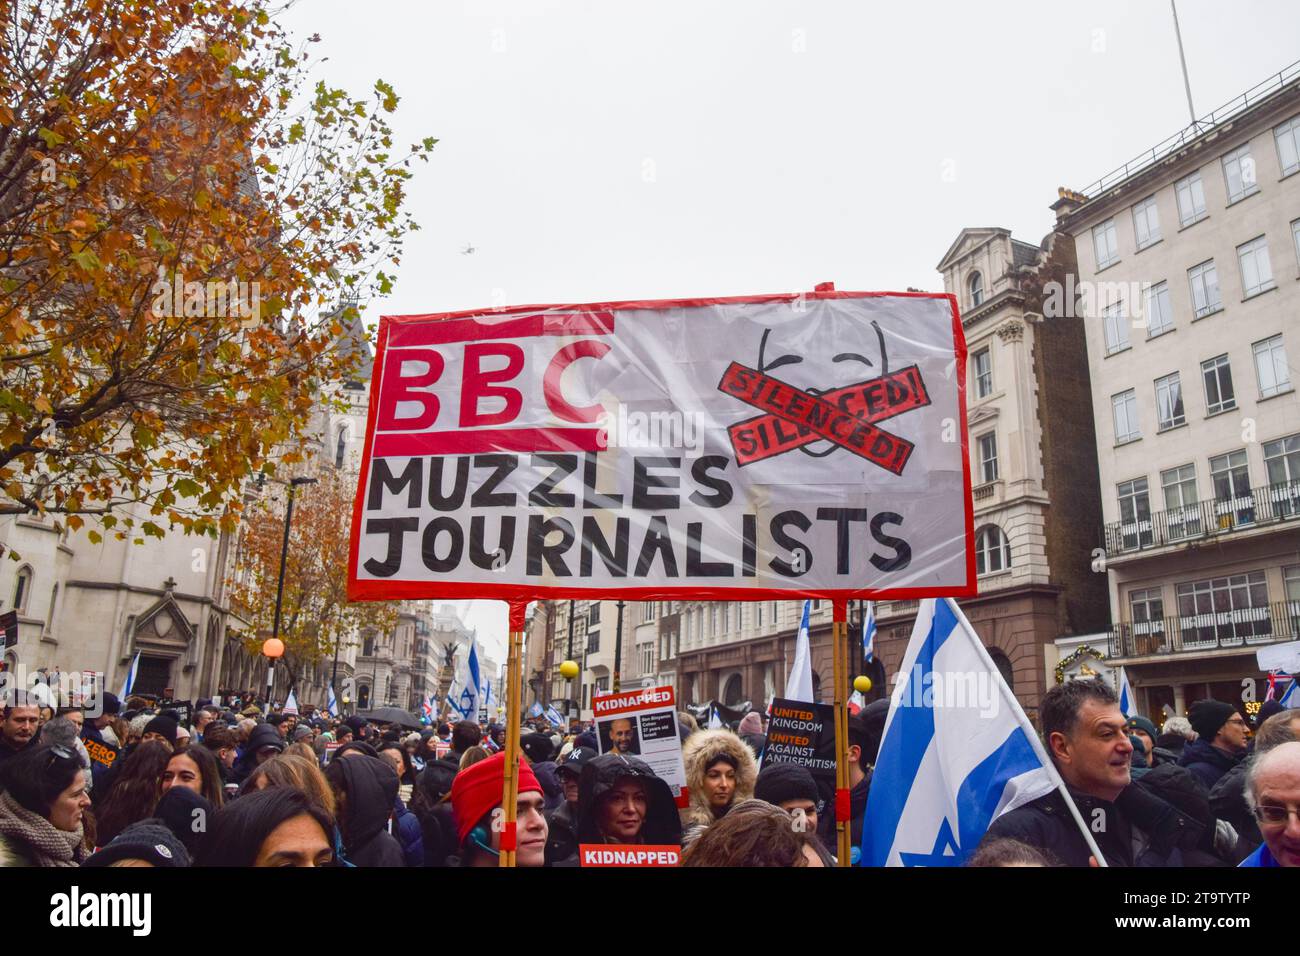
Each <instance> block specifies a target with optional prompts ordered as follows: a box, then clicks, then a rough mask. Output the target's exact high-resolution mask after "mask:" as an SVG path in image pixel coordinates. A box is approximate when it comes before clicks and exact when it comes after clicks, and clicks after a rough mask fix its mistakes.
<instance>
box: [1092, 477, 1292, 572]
mask: <svg viewBox="0 0 1300 956" xmlns="http://www.w3.org/2000/svg"><path fill="white" fill-rule="evenodd" d="M1298 520H1300V481H1293V482H1290V483H1289V484H1278V485H1268V486H1267V487H1263V488H1252V489H1251V490H1250V491H1249V492H1248V493H1246V494H1243V495H1240V496H1238V497H1236V498H1216V499H1214V500H1213V501H1202V502H1200V503H1198V504H1194V505H1185V506H1184V507H1182V508H1174V509H1172V510H1169V511H1154V512H1151V513H1150V514H1148V515H1140V516H1138V517H1137V518H1135V519H1133V520H1131V521H1115V522H1112V523H1111V524H1108V525H1106V527H1105V529H1104V544H1105V547H1106V556H1107V557H1112V558H1113V557H1117V556H1119V555H1122V554H1132V553H1134V552H1137V551H1149V550H1151V549H1152V548H1163V547H1165V546H1166V545H1171V544H1182V543H1183V542H1185V541H1196V540H1199V539H1203V538H1217V537H1222V536H1224V535H1228V534H1233V533H1235V532H1238V531H1247V530H1249V529H1251V528H1259V527H1263V526H1266V525H1271V524H1277V523H1278V522H1281V521H1298Z"/></svg>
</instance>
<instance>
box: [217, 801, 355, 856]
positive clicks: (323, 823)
mask: <svg viewBox="0 0 1300 956" xmlns="http://www.w3.org/2000/svg"><path fill="white" fill-rule="evenodd" d="M333 833H334V821H333V820H332V819H331V818H330V816H329V814H327V813H326V812H325V811H324V810H322V809H321V808H320V806H319V805H318V804H316V803H315V802H314V801H313V800H312V799H311V798H310V797H308V796H307V794H305V793H303V792H302V791H301V790H294V789H293V788H291V787H268V788H267V789H265V790H258V791H257V792H255V793H250V794H247V795H245V796H242V797H240V798H239V799H238V800H236V801H234V802H233V803H231V804H230V805H229V806H227V807H224V808H222V809H221V810H220V811H219V812H218V813H217V814H216V815H215V816H214V817H213V820H212V825H211V826H210V827H209V828H208V833H207V836H206V837H205V838H204V840H203V843H202V844H201V845H200V846H199V853H198V859H197V860H196V861H195V865H196V866H243V867H248V866H257V867H295V866H296V867H315V866H331V865H334V863H335V860H334V841H333V837H332V834H333Z"/></svg>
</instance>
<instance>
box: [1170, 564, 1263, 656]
mask: <svg viewBox="0 0 1300 956" xmlns="http://www.w3.org/2000/svg"><path fill="white" fill-rule="evenodd" d="M1177 592H1178V616H1179V622H1178V626H1179V630H1180V631H1182V638H1183V646H1184V647H1196V646H1202V647H1204V646H1214V645H1220V644H1240V643H1241V642H1242V641H1243V640H1244V639H1249V638H1259V637H1263V638H1266V639H1271V638H1272V630H1273V629H1272V622H1271V621H1270V620H1269V616H1268V586H1267V585H1266V584H1265V582H1264V572H1263V571H1250V572H1248V573H1246V574H1234V575H1231V576H1228V577H1222V578H1211V579H1209V580H1208V581H1191V582H1188V583H1186V584H1180V585H1178V586H1177Z"/></svg>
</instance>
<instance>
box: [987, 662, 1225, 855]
mask: <svg viewBox="0 0 1300 956" xmlns="http://www.w3.org/2000/svg"><path fill="white" fill-rule="evenodd" d="M1038 714H1039V721H1040V723H1041V725H1042V734H1043V743H1044V745H1045V747H1046V749H1047V752H1048V754H1049V755H1050V756H1051V758H1052V762H1053V763H1054V764H1055V765H1056V769H1057V771H1058V772H1059V773H1060V775H1061V778H1062V779H1063V780H1064V782H1065V785H1066V788H1067V789H1068V790H1069V793H1070V797H1071V799H1072V800H1073V802H1074V804H1075V806H1076V807H1077V808H1078V811H1079V814H1080V816H1081V817H1082V819H1083V821H1084V824H1085V825H1086V826H1087V827H1088V829H1089V831H1090V832H1091V834H1092V837H1093V839H1094V840H1095V841H1096V843H1097V846H1098V848H1099V849H1100V850H1101V853H1102V855H1103V856H1104V857H1105V858H1106V862H1107V864H1109V865H1110V866H1135V865H1136V866H1185V865H1196V864H1206V863H1215V862H1220V861H1217V860H1215V859H1213V858H1211V857H1210V856H1209V855H1208V853H1206V852H1202V851H1205V850H1208V846H1207V845H1206V844H1207V843H1208V841H1210V840H1212V839H1213V835H1214V827H1213V824H1212V823H1211V821H1210V816H1209V806H1208V799H1207V796H1206V794H1205V793H1204V791H1203V790H1200V788H1199V787H1197V786H1196V783H1195V781H1194V780H1191V779H1190V778H1189V777H1188V775H1187V773H1186V771H1184V770H1182V769H1181V768H1179V767H1176V766H1173V765H1162V766H1160V767H1158V768H1154V769H1152V770H1151V771H1150V772H1149V773H1147V774H1146V775H1145V776H1144V777H1143V778H1142V781H1141V782H1139V783H1134V782H1133V781H1132V778H1131V770H1130V768H1131V760H1132V756H1133V744H1132V743H1131V742H1130V741H1129V737H1128V733H1127V726H1128V721H1127V719H1126V718H1125V716H1124V714H1123V712H1122V711H1121V710H1120V708H1119V701H1118V699H1117V698H1116V696H1115V693H1114V691H1112V690H1111V689H1110V687H1109V686H1107V685H1106V684H1105V683H1103V682H1102V681H1100V680H1097V679H1093V680H1072V681H1066V682H1065V683H1064V684H1059V685H1057V686H1056V687H1053V688H1052V689H1051V690H1049V691H1048V692H1047V694H1046V695H1045V696H1044V697H1043V701H1042V704H1041V705H1040V706H1039V709H1038ZM999 839H1013V840H1019V841H1020V842H1021V843H1025V844H1028V845H1029V846H1032V847H1035V848H1037V849H1039V850H1042V851H1044V852H1046V853H1049V854H1051V856H1052V857H1054V858H1055V859H1057V860H1060V861H1061V862H1062V863H1064V864H1065V865H1066V866H1088V865H1089V864H1090V858H1091V857H1092V856H1093V853H1092V850H1091V849H1090V848H1089V846H1088V843H1087V841H1086V840H1085V839H1084V836H1083V834H1082V833H1081V832H1080V830H1079V825H1078V823H1077V822H1076V821H1075V819H1074V816H1073V815H1072V814H1071V812H1070V809H1069V807H1068V806H1067V805H1066V802H1065V798H1064V797H1063V796H1062V795H1061V793H1060V791H1059V790H1053V791H1052V792H1051V793H1048V794H1045V795H1044V796H1041V797H1039V798H1038V799H1036V800H1032V801H1030V802H1029V803H1027V804H1025V805H1024V806H1022V807H1018V808H1016V809H1015V810H1012V811H1010V812H1009V813H1004V814H1003V815H1002V816H1000V817H998V818H997V819H996V820H994V821H993V825H992V826H990V827H989V829H988V832H987V834H985V836H984V840H983V842H982V843H981V846H983V845H985V844H988V843H990V842H991V841H994V840H999Z"/></svg>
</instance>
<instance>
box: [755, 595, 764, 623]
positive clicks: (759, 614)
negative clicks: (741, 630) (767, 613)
mask: <svg viewBox="0 0 1300 956" xmlns="http://www.w3.org/2000/svg"><path fill="white" fill-rule="evenodd" d="M754 627H756V628H757V629H759V630H762V629H763V602H762V601H759V602H758V603H757V604H755V605H754Z"/></svg>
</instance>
